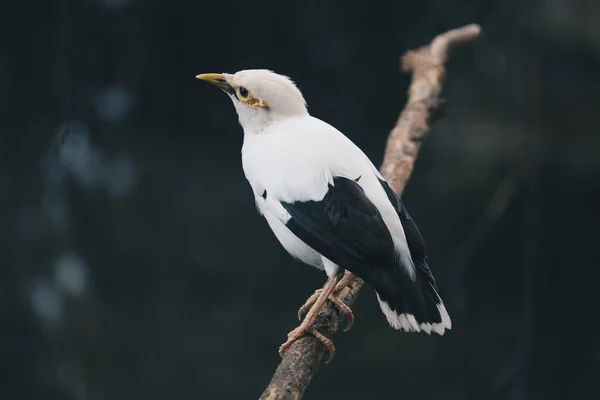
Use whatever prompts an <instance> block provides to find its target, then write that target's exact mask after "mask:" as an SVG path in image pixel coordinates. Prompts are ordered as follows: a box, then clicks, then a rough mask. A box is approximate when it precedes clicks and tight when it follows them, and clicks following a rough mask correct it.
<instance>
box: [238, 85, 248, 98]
mask: <svg viewBox="0 0 600 400" xmlns="http://www.w3.org/2000/svg"><path fill="white" fill-rule="evenodd" d="M238 92H239V93H240V96H241V97H243V98H244V99H245V98H246V97H248V89H246V88H245V87H243V86H240V88H239V89H238Z"/></svg>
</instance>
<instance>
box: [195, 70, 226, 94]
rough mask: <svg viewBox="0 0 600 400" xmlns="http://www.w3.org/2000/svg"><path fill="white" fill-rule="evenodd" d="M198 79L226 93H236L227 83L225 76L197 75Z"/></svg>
mask: <svg viewBox="0 0 600 400" xmlns="http://www.w3.org/2000/svg"><path fill="white" fill-rule="evenodd" d="M196 78H197V79H200V80H201V81H205V82H208V83H210V84H212V85H215V86H216V87H218V88H220V89H221V90H223V91H224V92H226V93H235V90H234V89H233V88H232V87H231V85H230V84H229V83H227V80H226V79H225V75H223V74H200V75H196Z"/></svg>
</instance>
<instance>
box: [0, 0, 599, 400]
mask: <svg viewBox="0 0 600 400" xmlns="http://www.w3.org/2000/svg"><path fill="white" fill-rule="evenodd" d="M2 9H3V11H2V12H1V13H0V34H1V36H0V37H1V38H2V39H0V43H1V47H0V116H1V118H0V128H1V131H0V239H1V241H0V321H1V322H0V324H1V325H0V329H1V330H0V332H1V337H0V339H1V340H0V398H1V399H7V400H8V399H11V400H12V399H36V400H37V399H48V400H88V399H89V400H102V399H111V400H121V399H123V400H124V399H145V400H152V399H252V398H257V397H258V395H259V394H260V393H261V391H262V390H263V388H264V387H265V386H266V384H267V382H268V381H269V379H270V377H271V374H272V372H273V371H274V369H275V367H276V365H277V363H278V362H279V355H278V354H277V349H278V346H279V345H280V344H281V343H282V342H283V341H284V340H285V339H286V334H287V333H288V331H290V330H291V329H292V328H294V327H295V326H296V325H297V323H298V322H297V320H296V311H297V309H298V307H299V306H300V305H301V304H302V303H303V302H304V300H305V299H306V298H307V297H308V296H309V295H310V294H312V293H313V291H314V290H315V289H316V288H318V287H320V286H321V285H322V284H323V282H324V279H325V275H324V274H322V273H320V272H318V271H317V270H314V269H311V268H309V267H306V266H304V265H302V264H300V263H299V262H297V261H294V260H292V258H291V257H290V256H288V255H287V253H285V251H284V250H283V249H282V248H281V247H280V245H279V243H278V242H277V241H276V239H275V238H274V236H273V235H272V233H271V232H270V230H269V228H268V227H267V225H266V223H265V222H264V221H263V220H262V219H261V218H260V217H259V216H258V215H257V213H256V210H255V206H254V204H253V199H252V193H251V190H250V187H249V186H248V184H247V182H246V180H245V178H244V176H243V173H242V169H241V160H240V148H241V144H242V131H241V128H240V127H239V126H238V122H237V117H236V114H235V111H234V108H233V107H232V104H231V102H230V100H229V99H228V98H227V97H226V96H224V95H223V94H222V93H220V92H219V91H218V90H216V89H214V88H212V87H210V86H209V85H206V84H204V83H201V82H199V81H197V80H196V79H194V77H195V75H196V74H198V73H202V72H235V71H237V70H240V69H246V68H269V69H273V70H275V71H277V72H279V73H282V74H286V75H289V76H290V77H292V78H293V79H294V80H295V81H296V83H297V84H298V86H299V87H300V89H301V90H302V91H303V93H304V95H305V97H306V99H307V101H308V104H309V111H310V112H311V113H312V114H313V115H315V116H317V117H319V118H321V119H324V120H326V121H328V122H329V123H331V124H332V125H334V126H336V127H337V128H338V129H340V130H341V131H342V132H344V133H345V134H346V135H347V136H349V137H350V138H351V139H352V140H353V141H354V142H355V143H357V144H358V145H359V146H360V147H361V148H363V149H364V151H365V152H366V153H367V154H368V155H369V156H370V157H371V159H372V160H373V161H374V162H375V163H376V164H379V163H380V162H381V160H382V154H383V149H384V146H385V141H386V137H387V134H388V132H389V130H390V128H391V127H392V126H393V125H394V123H395V121H396V118H397V116H398V113H399V111H400V110H401V109H402V107H403V105H404V103H405V101H406V90H407V88H408V84H409V78H410V77H409V76H408V75H407V74H402V73H400V71H399V56H400V55H401V54H402V53H403V52H404V51H405V50H408V49H413V48H416V47H419V46H421V45H423V44H426V43H428V42H429V41H430V40H431V39H432V38H433V37H434V36H435V35H437V34H439V33H442V32H443V31H445V30H447V29H451V28H455V27H459V26H462V25H465V24H468V23H472V22H475V23H478V24H480V25H481V26H482V28H483V32H484V34H483V36H482V37H481V38H480V39H479V40H478V41H476V42H475V43H473V44H471V45H467V46H464V47H461V48H458V49H456V51H454V52H453V53H452V55H451V58H450V61H449V64H448V75H447V82H446V84H445V87H444V97H445V98H446V99H448V102H449V103H448V108H447V111H446V114H445V116H444V117H443V118H442V119H441V120H440V121H438V122H437V123H435V125H434V126H433V129H432V132H431V134H430V135H429V136H428V137H427V139H426V141H425V144H424V146H423V149H422V151H421V153H420V155H419V159H418V162H417V165H416V168H415V172H414V174H413V176H412V179H411V181H410V183H409V185H408V187H407V190H406V191H405V193H404V196H403V198H404V201H405V202H406V204H407V206H408V208H409V210H410V212H411V214H412V215H413V217H414V218H415V220H416V221H417V223H418V225H419V227H420V229H421V231H422V233H423V235H424V237H425V239H426V242H427V245H428V248H429V253H430V265H431V267H432V269H433V271H434V273H435V275H436V278H437V280H438V282H439V286H440V290H441V293H442V296H443V297H444V299H445V301H446V303H447V306H448V308H449V311H450V314H451V316H452V317H453V322H454V327H453V329H452V330H451V331H450V332H449V333H448V334H447V335H446V336H444V337H441V338H440V337H437V336H435V337H434V336H427V335H419V334H405V333H400V332H397V331H394V330H393V329H391V328H389V327H388V325H387V323H386V321H385V318H384V316H383V314H382V313H381V311H380V310H379V307H378V304H377V302H376V299H375V296H374V294H373V291H372V290H371V289H370V288H365V289H364V290H363V292H362V293H361V295H360V296H359V299H358V302H357V304H356V305H355V307H354V311H355V314H356V317H357V321H356V325H355V327H354V328H353V329H352V330H351V331H349V332H346V333H343V334H339V335H337V336H336V337H335V338H334V340H335V343H336V347H337V356H336V358H335V360H334V361H333V363H331V364H328V365H323V366H321V368H320V372H319V374H318V375H317V377H316V378H315V380H314V382H313V383H312V385H311V387H310V388H309V391H308V392H307V394H306V396H305V397H306V398H307V399H338V398H345V399H445V400H451V399H515V400H517V399H519V400H520V399H572V398H580V397H584V396H585V397H588V398H589V397H591V398H594V397H596V396H597V383H598V379H600V326H599V325H600V324H599V323H598V305H599V304H600V302H599V301H598V298H597V294H598V288H599V280H600V268H599V267H600V263H599V261H600V257H599V256H598V244H597V241H598V239H599V235H598V232H597V230H596V229H595V228H596V222H597V221H598V217H599V216H600V185H599V178H600V157H599V155H600V136H599V135H598V129H599V127H600V124H599V121H600V115H599V114H600V97H599V96H598V91H599V90H600V75H599V72H598V71H600V23H599V21H600V2H598V1H596V0H553V1H544V0H537V1H533V0H525V1H514V0H513V1H501V0H490V1H488V0H460V1H457V0H423V1H396V2H392V1H387V2H379V1H368V2H366V1H360V2H347V1H341V0H327V1H313V0H304V1H290V2H281V1H273V0H270V1H260V2H259V1H254V2H241V1H239V2H238V1H231V2H204V1H173V2H167V1H164V0H163V1H159V0H147V1H141V0H80V1H76V0H58V1H22V2H18V1H5V2H4V3H3V6H2ZM67 125H68V134H66V135H65V134H64V132H65V131H66V128H65V127H66V126H67Z"/></svg>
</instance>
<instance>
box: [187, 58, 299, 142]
mask: <svg viewBox="0 0 600 400" xmlns="http://www.w3.org/2000/svg"><path fill="white" fill-rule="evenodd" d="M196 78H198V79H201V80H203V81H206V82H209V83H212V84H213V85H215V86H217V87H219V88H220V89H221V90H223V91H224V92H225V93H227V94H228V95H229V97H230V98H231V100H232V101H233V105H234V106H235V109H236V111H237V113H238V117H239V120H240V124H241V125H242V127H243V128H244V130H251V131H260V130H261V129H262V128H264V127H265V126H266V125H268V124H269V123H270V122H273V121H277V120H280V119H283V118H288V117H297V116H302V115H308V111H307V110H306V101H305V100H304V97H303V96H302V93H301V92H300V90H299V89H298V88H297V87H296V85H295V84H294V82H292V80H291V79H290V78H288V77H287V76H283V75H279V74H276V73H275V72H273V71H269V70H266V69H247V70H243V71H239V72H236V73H235V74H226V73H223V74H200V75H198V76H196Z"/></svg>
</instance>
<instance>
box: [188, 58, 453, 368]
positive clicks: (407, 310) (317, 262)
mask: <svg viewBox="0 0 600 400" xmlns="http://www.w3.org/2000/svg"><path fill="white" fill-rule="evenodd" d="M196 78H198V79H201V80H204V81H207V82H209V83H212V84H214V85H216V86H218V87H219V88H221V89H222V90H223V91H224V92H225V93H227V94H228V95H229V97H230V98H231V100H232V101H233V105H234V106H235V109H236V111H237V114H238V117H239V122H240V125H241V126H242V128H243V130H244V141H243V146H242V165H243V170H244V174H245V176H246V178H247V180H248V182H249V183H250V186H251V187H252V190H253V192H254V199H255V202H256V205H257V208H258V210H259V213H260V214H262V215H263V216H264V218H265V219H266V220H267V223H268V224H269V226H270V227H271V229H272V230H273V233H274V234H275V236H276V237H277V239H278V240H279V242H280V243H281V245H282V246H283V247H284V248H285V249H286V250H287V251H288V253H289V254H291V255H292V256H293V257H295V258H297V259H299V260H300V261H302V262H304V263H305V264H308V265H311V266H313V267H316V268H319V269H321V270H325V272H326V274H327V276H328V279H327V281H326V283H325V285H324V286H323V288H322V289H319V290H317V291H316V292H315V294H314V295H313V296H311V297H310V298H309V299H308V300H307V302H306V304H305V305H304V306H302V307H301V308H300V311H299V313H298V314H299V317H301V315H302V313H303V312H304V311H306V310H307V309H310V310H309V311H308V313H307V315H306V317H305V318H304V320H303V321H302V323H301V324H300V325H299V326H298V327H297V328H296V329H294V330H293V331H291V332H290V333H289V334H288V340H287V341H286V342H285V343H284V344H282V345H281V347H280V350H279V351H280V354H283V353H284V352H285V351H286V350H287V349H288V348H289V346H290V345H291V344H292V343H293V342H295V341H296V340H298V339H299V338H300V337H302V336H304V335H305V334H312V335H314V336H315V337H317V338H318V339H319V340H320V341H321V342H323V344H324V345H325V346H326V347H327V349H328V351H329V354H330V360H331V358H332V357H333V354H334V351H335V348H334V346H333V342H332V341H331V340H330V339H329V338H327V337H325V336H324V335H323V334H321V333H319V332H317V331H316V330H315V329H314V327H313V325H314V321H315V318H316V316H317V314H318V312H319V311H320V309H321V308H322V306H323V305H324V303H325V301H326V300H327V299H329V300H330V301H332V302H333V303H334V304H335V305H336V306H337V307H338V308H339V309H340V310H341V311H342V312H343V313H344V314H345V315H346V316H347V317H348V319H349V321H348V327H347V329H349V328H350V326H351V325H352V322H353V320H354V317H353V315H352V311H351V310H350V309H349V308H348V307H347V306H346V305H345V304H344V303H343V302H342V301H341V300H339V299H338V298H337V294H338V293H339V291H341V289H343V287H344V286H346V285H347V284H348V283H349V282H350V281H351V279H347V278H344V279H342V277H343V276H344V272H345V270H348V271H350V272H351V273H353V274H355V275H357V276H359V277H360V278H362V279H363V280H364V281H365V282H366V283H367V284H368V285H370V286H371V287H372V288H373V289H374V290H375V292H376V295H377V300H378V301H379V305H380V307H381V310H382V311H383V313H384V315H385V316H386V318H387V321H388V323H389V324H390V325H391V326H392V327H393V328H395V329H399V330H404V331H407V332H421V331H423V332H426V333H428V334H429V333H431V332H435V333H437V334H439V335H443V334H444V331H445V330H446V329H450V328H451V325H452V324H451V321H450V317H449V315H448V312H447V311H446V308H445V307H444V303H443V302H442V300H441V298H440V296H439V294H438V289H437V287H436V283H435V280H434V278H433V275H432V273H431V270H430V269H429V267H428V265H427V262H426V252H425V244H424V242H423V238H422V237H421V234H420V233H419V230H418V229H417V226H416V225H415V223H414V221H413V220H412V219H411V217H410V216H409V214H408V213H407V211H406V208H405V206H404V205H403V203H402V201H401V200H400V198H399V197H398V196H397V195H396V193H395V192H394V191H393V190H392V189H391V187H390V186H389V185H388V183H387V182H386V180H385V179H384V178H383V177H382V176H381V174H380V173H379V171H378V170H377V168H375V166H374V165H373V163H372V162H371V161H370V160H369V158H368V157H367V156H366V155H365V154H364V153H363V152H362V151H361V150H360V149H359V148H358V147H357V146H356V145H355V144H354V143H353V142H352V141H350V139H348V138H347V137H346V136H345V135H344V134H342V133H341V132H340V131H338V130H337V129H336V128H334V127H333V126H331V125H329V124H327V123H326V122H323V121H321V120H320V119H318V118H315V117H313V116H311V115H310V114H309V113H308V110H307V107H306V102H305V100H304V97H303V96H302V93H301V92H300V90H299V89H298V88H297V87H296V85H295V84H294V82H292V81H291V80H290V79H289V78H288V77H286V76H282V75H278V74H276V73H274V72H272V71H269V70H264V69H253V70H243V71H239V72H237V73H235V74H227V73H223V74H201V75H198V76H197V77H196ZM346 276H347V277H352V276H351V275H350V274H347V275H346Z"/></svg>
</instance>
